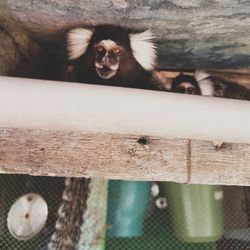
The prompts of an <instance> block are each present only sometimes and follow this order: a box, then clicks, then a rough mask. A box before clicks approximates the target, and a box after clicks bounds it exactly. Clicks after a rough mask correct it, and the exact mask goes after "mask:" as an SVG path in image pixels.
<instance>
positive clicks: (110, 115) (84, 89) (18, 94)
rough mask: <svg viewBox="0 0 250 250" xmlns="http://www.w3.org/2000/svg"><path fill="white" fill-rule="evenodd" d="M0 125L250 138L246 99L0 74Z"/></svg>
mask: <svg viewBox="0 0 250 250" xmlns="http://www.w3.org/2000/svg"><path fill="white" fill-rule="evenodd" d="M0 127H12V128H31V129H53V130H80V131H85V132H110V133H122V134H136V135H153V136H160V137H166V138H183V139H200V140H211V141H223V142H243V143H250V102H248V101H238V100H229V99H221V98H212V97H203V96H191V95H183V94H172V93H166V92H160V91H147V90H138V89H129V88H118V87H106V86H97V85H89V84H77V83H65V82H55V81H43V80H32V79H25V78H12V77H0Z"/></svg>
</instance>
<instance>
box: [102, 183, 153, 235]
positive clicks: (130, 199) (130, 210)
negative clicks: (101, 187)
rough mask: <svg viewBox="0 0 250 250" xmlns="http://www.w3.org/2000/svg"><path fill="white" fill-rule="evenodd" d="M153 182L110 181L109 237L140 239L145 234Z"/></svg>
mask: <svg viewBox="0 0 250 250" xmlns="http://www.w3.org/2000/svg"><path fill="white" fill-rule="evenodd" d="M150 188H151V182H142V181H120V180H118V181H109V191H108V216H107V224H108V229H107V233H108V236H109V237H138V236H141V235H142V233H143V224H144V217H145V212H146V208H147V204H148V200H149V196H150Z"/></svg>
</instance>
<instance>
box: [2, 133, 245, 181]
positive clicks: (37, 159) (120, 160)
mask: <svg viewBox="0 0 250 250" xmlns="http://www.w3.org/2000/svg"><path fill="white" fill-rule="evenodd" d="M249 164H250V145H248V144H232V143H225V144H223V145H222V146H221V147H220V148H217V147H216V146H215V145H214V144H213V143H212V142H207V141H197V140H192V141H191V140H182V139H176V140H174V139H171V140H169V139H162V138H158V137H141V136H139V135H138V136H135V135H117V134H102V133H84V132H78V131H74V132H73V131H72V132H70V131H67V132H66V131H49V130H31V129H14V128H0V171H1V173H19V174H30V175H48V176H75V177H77V176H86V177H87V176H88V177H94V178H108V179H124V180H155V181H174V182H179V183H187V182H188V183H203V184H226V185H250V167H249Z"/></svg>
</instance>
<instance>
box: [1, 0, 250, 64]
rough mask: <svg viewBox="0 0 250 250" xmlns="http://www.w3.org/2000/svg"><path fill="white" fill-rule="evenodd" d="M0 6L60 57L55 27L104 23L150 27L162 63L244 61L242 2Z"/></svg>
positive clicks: (54, 0)
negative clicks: (155, 39) (156, 42)
mask: <svg viewBox="0 0 250 250" xmlns="http://www.w3.org/2000/svg"><path fill="white" fill-rule="evenodd" d="M0 9H1V11H0V16H1V15H2V16H5V17H6V16H8V17H11V18H12V19H13V20H16V22H17V24H20V25H21V26H23V27H24V28H25V29H26V30H28V32H29V33H30V34H32V35H33V36H34V37H35V38H36V39H37V40H39V41H40V42H41V43H43V45H44V46H45V47H47V48H49V49H50V51H53V52H55V53H56V55H60V56H61V55H62V54H63V50H61V49H62V47H63V42H64V36H61V34H63V33H64V32H61V31H65V29H68V28H69V27H72V26H78V25H79V24H83V25H93V24H101V23H110V24H120V25H124V26H129V27H132V28H135V29H148V28H150V29H152V31H153V32H154V33H155V34H156V37H157V40H158V44H159V55H160V65H161V66H164V67H173V68H187V67H188V68H197V67H199V68H206V67H210V68H211V67H213V68H216V67H224V68H225V67H239V66H247V65H249V62H250V59H249V54H250V42H249V41H250V33H249V23H250V14H249V13H250V5H249V2H248V1H237V0H232V1H229V0H220V1H219V0H215V1H201V0H192V1H180V0H156V1H151V0H142V1H140V2H139V3H138V1H132V0H97V1H94V2H93V1H87V0H82V1H79V0H63V1H59V0H26V1H16V0H2V1H0Z"/></svg>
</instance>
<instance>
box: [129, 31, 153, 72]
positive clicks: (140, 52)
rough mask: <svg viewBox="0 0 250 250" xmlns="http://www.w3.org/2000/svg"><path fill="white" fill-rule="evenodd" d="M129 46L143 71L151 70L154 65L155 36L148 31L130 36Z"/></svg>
mask: <svg viewBox="0 0 250 250" xmlns="http://www.w3.org/2000/svg"><path fill="white" fill-rule="evenodd" d="M129 38H130V45H131V48H132V51H133V56H134V57H135V59H136V61H137V62H138V63H139V64H140V65H141V66H142V67H143V68H144V69H145V70H153V69H154V67H155V63H156V46H155V44H154V42H153V39H154V38H155V36H154V35H153V34H152V32H151V31H150V30H146V31H144V32H142V33H137V34H130V35H129Z"/></svg>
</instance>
